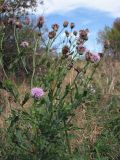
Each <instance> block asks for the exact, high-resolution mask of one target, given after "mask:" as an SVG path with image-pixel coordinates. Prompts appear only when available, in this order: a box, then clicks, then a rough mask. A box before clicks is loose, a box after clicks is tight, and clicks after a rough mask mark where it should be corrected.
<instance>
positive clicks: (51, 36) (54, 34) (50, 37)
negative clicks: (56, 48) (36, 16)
mask: <svg viewBox="0 0 120 160" xmlns="http://www.w3.org/2000/svg"><path fill="white" fill-rule="evenodd" d="M55 36H56V32H55V31H51V32H49V34H48V37H49V39H53V38H54V37H55Z"/></svg>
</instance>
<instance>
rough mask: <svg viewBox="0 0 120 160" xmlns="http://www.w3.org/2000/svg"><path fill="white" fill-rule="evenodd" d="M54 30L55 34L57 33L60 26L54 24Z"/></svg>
mask: <svg viewBox="0 0 120 160" xmlns="http://www.w3.org/2000/svg"><path fill="white" fill-rule="evenodd" d="M52 29H53V30H54V31H55V32H57V31H58V29H59V25H58V24H53V25H52Z"/></svg>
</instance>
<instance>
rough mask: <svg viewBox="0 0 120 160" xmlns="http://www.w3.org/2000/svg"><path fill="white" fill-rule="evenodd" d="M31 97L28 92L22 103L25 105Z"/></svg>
mask: <svg viewBox="0 0 120 160" xmlns="http://www.w3.org/2000/svg"><path fill="white" fill-rule="evenodd" d="M29 98H30V94H29V93H26V94H25V97H24V99H23V101H22V104H21V105H22V106H24V104H25V103H26V102H27V101H28V100H29Z"/></svg>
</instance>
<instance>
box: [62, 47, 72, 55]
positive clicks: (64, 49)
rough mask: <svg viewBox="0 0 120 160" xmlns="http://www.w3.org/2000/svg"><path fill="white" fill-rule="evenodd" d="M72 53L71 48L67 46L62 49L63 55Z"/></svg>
mask: <svg viewBox="0 0 120 160" xmlns="http://www.w3.org/2000/svg"><path fill="white" fill-rule="evenodd" d="M69 52H70V48H69V47H68V46H67V45H65V46H64V47H63V48H62V54H63V55H66V54H68V53H69Z"/></svg>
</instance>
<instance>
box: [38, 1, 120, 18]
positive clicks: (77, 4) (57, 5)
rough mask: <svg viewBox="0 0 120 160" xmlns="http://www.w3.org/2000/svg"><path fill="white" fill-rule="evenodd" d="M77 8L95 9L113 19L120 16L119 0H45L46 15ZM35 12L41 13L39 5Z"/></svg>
mask: <svg viewBox="0 0 120 160" xmlns="http://www.w3.org/2000/svg"><path fill="white" fill-rule="evenodd" d="M42 7H43V6H42ZM77 8H89V9H95V10H98V11H102V12H107V13H109V14H110V15H111V16H114V17H119V16H120V0H45V13H46V14H50V13H54V14H55V13H58V14H62V13H66V12H68V11H71V10H74V9H77ZM37 12H39V13H40V12H41V7H40V6H39V5H38V9H37Z"/></svg>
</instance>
